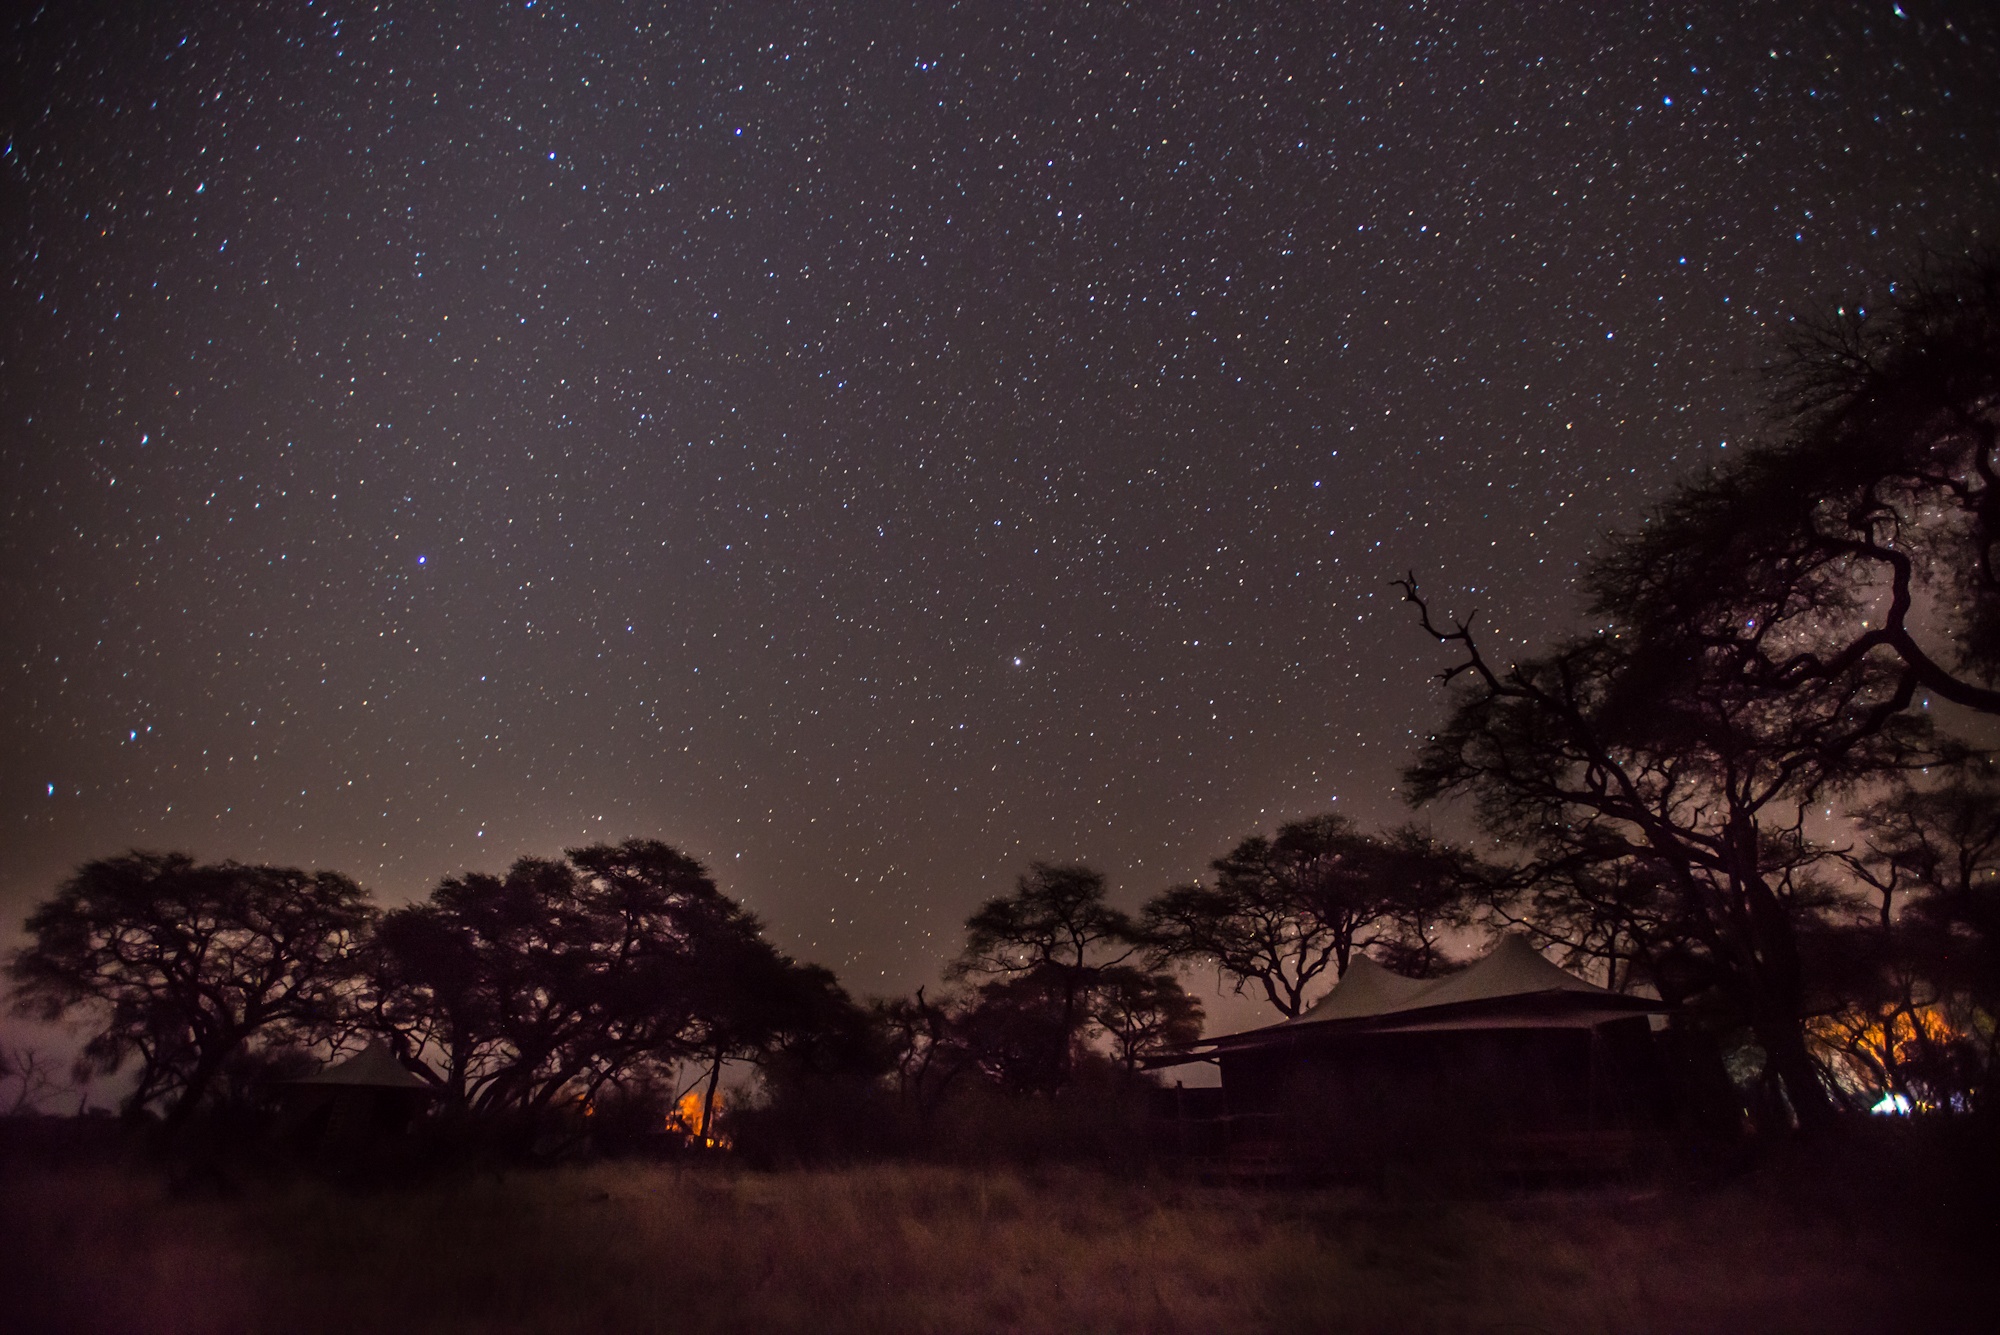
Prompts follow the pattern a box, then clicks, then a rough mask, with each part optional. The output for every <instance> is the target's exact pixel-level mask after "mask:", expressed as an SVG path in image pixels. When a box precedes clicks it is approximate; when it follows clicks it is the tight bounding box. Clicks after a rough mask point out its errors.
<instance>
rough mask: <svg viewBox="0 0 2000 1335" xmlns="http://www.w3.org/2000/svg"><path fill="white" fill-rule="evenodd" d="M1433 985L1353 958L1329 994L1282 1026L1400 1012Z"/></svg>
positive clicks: (1358, 956)
mask: <svg viewBox="0 0 2000 1335" xmlns="http://www.w3.org/2000/svg"><path fill="white" fill-rule="evenodd" d="M1436 985H1437V984H1436V980H1435V979H1426V978H1405V977H1403V975H1402V974H1399V973H1391V972H1389V970H1387V969H1385V968H1383V967H1382V966H1381V965H1379V964H1377V963H1376V962H1375V961H1374V960H1371V959H1369V958H1368V957H1367V956H1366V955H1356V956H1355V957H1354V960H1353V962H1352V963H1350V964H1349V965H1348V966H1347V972H1346V973H1344V974H1342V975H1341V976H1340V981H1339V982H1337V983H1335V984H1334V985H1333V990H1332V991H1330V992H1328V993H1327V994H1326V995H1325V996H1323V997H1321V998H1320V999H1319V1000H1318V1001H1315V1002H1314V1003H1313V1004H1312V1005H1310V1006H1308V1007H1306V1008H1305V1010H1303V1011H1301V1012H1300V1013H1299V1014H1298V1015H1296V1016H1294V1017H1293V1018H1292V1019H1290V1020H1287V1021H1285V1023H1286V1024H1313V1023H1315V1022H1317V1021H1320V1020H1353V1019H1357V1018H1359V1017H1361V1016H1364V1015H1381V1014H1384V1013H1385V1012H1388V1011H1394V1010H1401V1009H1403V1008H1404V1007H1405V1006H1407V1005H1409V1004H1410V1003H1411V1002H1413V1001H1415V1000H1416V999H1417V998H1418V997H1420V996H1422V995H1423V994H1424V993H1426V992H1428V991H1430V990H1431V989H1432V988H1433V987H1435V986H1436Z"/></svg>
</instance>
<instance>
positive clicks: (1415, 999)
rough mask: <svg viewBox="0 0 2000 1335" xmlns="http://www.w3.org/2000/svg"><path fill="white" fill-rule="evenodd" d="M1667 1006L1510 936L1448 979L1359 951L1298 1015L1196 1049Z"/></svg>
mask: <svg viewBox="0 0 2000 1335" xmlns="http://www.w3.org/2000/svg"><path fill="white" fill-rule="evenodd" d="M1666 1009H1668V1008H1667V1007H1666V1006H1664V1005H1662V1004H1661V1003H1660V1002H1658V1001H1654V1000H1652V999H1651V998H1648V997H1635V996H1627V995H1625V994H1623V993H1618V992H1613V991H1611V990H1609V989H1608V988H1602V987H1599V986H1597V984H1595V983H1588V982H1585V981H1584V980H1583V979H1581V978H1578V977H1577V976H1576V975H1575V974H1573V973H1570V972H1568V971H1567V970H1565V969H1563V968H1560V967H1559V966H1557V965H1555V964H1551V963H1550V962H1549V961H1548V959H1547V958H1546V957H1544V956H1543V954H1542V953H1541V952H1540V951H1538V950H1536V949H1535V948H1534V946H1532V945H1530V944H1529V943H1528V941H1527V938H1525V937H1521V936H1504V937H1502V938H1500V940H1499V941H1498V942H1497V943H1495V945H1494V947H1493V949H1492V951H1490V952H1489V953H1488V954H1487V955H1486V956H1485V958H1483V959H1480V960H1476V961H1474V962H1473V963H1472V964H1471V965H1470V966H1469V967H1467V968H1465V969H1463V970H1461V971H1460V972H1458V973H1454V974H1448V975H1446V976H1445V977H1443V978H1405V977H1403V976H1402V975H1401V974H1396V973H1391V972H1390V971H1389V970H1387V969H1385V968H1383V967H1382V966H1381V965H1379V964H1377V963H1375V961H1373V960H1371V959H1369V958H1368V957H1367V956H1365V955H1364V956H1359V957H1357V958H1356V959H1355V960H1354V961H1353V962H1352V963H1350V964H1349V965H1348V966H1347V972H1346V973H1345V974H1343V975H1342V976H1341V979H1340V981H1339V982H1338V983H1336V984H1334V986H1333V989H1332V990H1331V991H1329V992H1328V993H1327V994H1326V995H1325V996H1323V997H1321V998H1320V999H1319V1000H1318V1001H1317V1002H1315V1003H1314V1004H1313V1005H1312V1006H1310V1007H1309V1008H1307V1009H1306V1010H1305V1011H1304V1012H1303V1013H1301V1014H1300V1015H1299V1016H1297V1017H1296V1018H1294V1019H1290V1020H1285V1021H1281V1022H1280V1023H1278V1024H1274V1025H1267V1026H1265V1027H1264V1028H1261V1029H1252V1030H1249V1031H1247V1032H1245V1033H1240V1034H1226V1035H1222V1036H1220V1037H1217V1038H1213V1039H1209V1040H1206V1041H1205V1042H1203V1043H1200V1044H1198V1045H1196V1046H1197V1047H1198V1048H1207V1049H1213V1050H1216V1051H1226V1050H1229V1049H1235V1048H1253V1047H1260V1046H1263V1045H1265V1044H1268V1043H1269V1042H1271V1041H1272V1040H1274V1039H1278V1038H1279V1037H1280V1036H1281V1035H1297V1036H1298V1037H1304V1035H1303V1034H1300V1033H1299V1031H1300V1030H1301V1029H1305V1028H1308V1027H1317V1026H1328V1027H1329V1028H1331V1029H1335V1030H1356V1031H1369V1032H1383V1031H1390V1030H1395V1031H1407V1030H1442V1029H1495V1028H1547V1027H1557V1028H1589V1027H1591V1026H1593V1025H1598V1024H1602V1023H1604V1022H1606V1021H1608V1020H1615V1019H1622V1018H1625V1017H1627V1016H1631V1015H1634V1014H1638V1013H1642V1012H1646V1011H1663V1010H1666ZM1194 1059H1195V1058H1193V1057H1183V1058H1180V1059H1179V1060H1183V1061H1185V1060H1194Z"/></svg>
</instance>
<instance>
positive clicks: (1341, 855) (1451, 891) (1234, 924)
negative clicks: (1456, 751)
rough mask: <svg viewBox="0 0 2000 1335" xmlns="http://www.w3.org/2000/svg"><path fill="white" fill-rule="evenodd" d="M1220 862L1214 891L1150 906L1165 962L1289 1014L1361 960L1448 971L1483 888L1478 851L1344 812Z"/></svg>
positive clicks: (1151, 926)
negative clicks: (1444, 954)
mask: <svg viewBox="0 0 2000 1335" xmlns="http://www.w3.org/2000/svg"><path fill="white" fill-rule="evenodd" d="M1211 865H1212V866H1213V868H1214V871H1215V881H1214V884H1213V885H1185V886H1176V887H1174V888H1173V889H1170V890H1168V891H1166V892H1165V893H1164V894H1161V895H1158V896H1156V897H1155V898H1153V899H1152V900H1150V901H1148V903H1147V904H1146V906H1145V911H1144V920H1143V921H1144V927H1143V935H1144V937H1145V939H1146V940H1147V942H1148V944H1149V946H1150V948H1151V951H1152V954H1153V957H1154V959H1155V960H1156V962H1158V963H1160V964H1166V963H1168V962H1180V963H1192V962H1196V961H1202V962H1213V963H1214V964H1215V965H1216V966H1217V967H1218V968H1220V969H1221V970H1222V971H1223V972H1224V973H1225V974H1227V975H1228V976H1229V977H1230V978H1231V979H1232V980H1233V981H1234V985H1235V988H1236V990H1237V991H1238V992H1239V993H1240V992H1242V991H1243V990H1244V989H1245V988H1247V987H1248V986H1250V985H1251V984H1252V983H1254V984H1256V985H1257V986H1258V987H1259V988H1260V989H1261V990H1262V991H1263V993H1264V996H1265V998H1266V999H1267V1000H1269V1001H1270V1003H1271V1005H1272V1006H1273V1007H1274V1008H1276V1009H1277V1010H1278V1012H1279V1013H1280V1014H1283V1015H1285V1016H1286V1017H1288V1018H1290V1017H1293V1016H1296V1015H1298V1014H1300V1013H1301V1012H1302V1011H1303V1010H1304V1009H1305V1007H1306V994H1307V992H1308V991H1309V990H1311V989H1312V988H1313V987H1314V985H1315V984H1317V983H1318V982H1319V981H1321V980H1322V979H1323V978H1325V977H1327V976H1328V975H1331V977H1332V978H1335V979H1338V978H1339V977H1340V976H1341V975H1342V974H1344V973H1346V971H1347V966H1348V964H1349V963H1350V962H1351V961H1352V959H1353V957H1354V956H1355V955H1356V954H1357V953H1373V954H1376V955H1378V956H1380V957H1382V960H1383V962H1384V963H1386V964H1389V965H1390V966H1391V967H1394V968H1397V969H1400V970H1402V971H1404V972H1408V973H1412V974H1418V975H1422V974H1427V973H1431V972H1434V971H1436V970H1437V969H1438V968H1439V967H1441V964H1442V960H1441V957H1440V956H1439V954H1438V950H1437V945H1438V939H1439V937H1440V935H1441V934H1442V933H1443V931H1445V930H1446V929H1448V928H1450V927H1451V926H1454V925H1457V924H1459V923H1461V922H1462V921H1463V920H1464V915H1465V911H1466V909H1467V907H1468V906H1469V904H1470V903H1471V899H1472V891H1473V889H1474V887H1475V886H1476V885H1477V884H1478V883H1479V869H1478V867H1477V864H1476V863H1475V862H1474V861H1473V860H1472V859H1471V858H1470V857H1469V856H1468V855H1466V854H1464V853H1463V852H1461V851H1459V850H1457V849H1453V848H1451V847H1450V846H1448V845H1446V844H1444V843H1441V842H1439V841H1437V840H1434V839H1432V838H1431V837H1430V836H1428V835H1426V834H1424V833H1423V832H1422V831H1419V830H1416V829H1409V828H1406V829H1400V830H1396V831H1393V832H1392V833H1390V834H1389V835H1387V836H1386V837H1385V836H1379V835H1369V834H1363V833H1361V832H1360V831H1358V830H1356V829H1355V828H1354V826H1353V825H1352V823H1350V822H1349V821H1348V820H1347V819H1346V818H1345V817H1342V816H1337V815H1333V814H1327V815H1323V816H1315V817H1312V818H1310V819H1308V820H1302V821H1293V822H1291V823H1289V824H1286V825H1283V826H1280V827H1279V829H1278V831H1277V834H1276V836H1275V837H1273V838H1266V837H1265V836H1263V835H1261V834H1260V835H1251V836H1250V837H1249V838H1247V839H1244V840H1243V841H1242V842H1241V843H1239V844H1238V845H1237V846H1236V847H1235V848H1234V849H1233V850H1231V851H1230V853H1229V854H1228V855H1227V856H1225V857H1222V858H1218V859H1217V860H1216V861H1215V862H1214V863H1213V864H1211Z"/></svg>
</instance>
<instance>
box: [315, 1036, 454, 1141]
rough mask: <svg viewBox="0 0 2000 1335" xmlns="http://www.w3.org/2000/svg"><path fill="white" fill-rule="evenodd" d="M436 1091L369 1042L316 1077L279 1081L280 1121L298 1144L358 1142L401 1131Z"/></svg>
mask: <svg viewBox="0 0 2000 1335" xmlns="http://www.w3.org/2000/svg"><path fill="white" fill-rule="evenodd" d="M434 1097H436V1091H435V1090H434V1089H432V1088H431V1086H430V1085H428V1084H426V1083H425V1082H424V1081H423V1080H422V1079H420V1078H418V1077H417V1076H415V1075H412V1074H411V1073H410V1072H409V1071H407V1070H405V1069H404V1068H403V1065H402V1063H401V1062H399V1061H397V1060H396V1058H395V1056H394V1054H392V1053H391V1052H390V1051H389V1049H388V1048H387V1047H385V1046H384V1045H382V1044H381V1043H370V1044H369V1045H368V1046H367V1047H365V1048H363V1049H362V1050H361V1051H360V1052H359V1053H357V1054H356V1055H355V1056H352V1057H349V1058H348V1059H347V1060H346V1061H343V1062H337V1063H335V1064H334V1065H332V1066H329V1067H328V1068H327V1069H325V1070H324V1071H321V1072H319V1073H318V1074H316V1075H308V1076H301V1077H299V1078H298V1079H296V1080H288V1081H286V1082H285V1084H284V1095H283V1104H284V1109H285V1115H284V1124H285V1127H286V1133H287V1136H288V1138H290V1139H291V1140H293V1141H294V1142H296V1143H299V1144H311V1145H320V1146H342V1145H359V1144H366V1143H368V1142H371V1141H375V1140H379V1139H382V1138H384V1137H387V1136H394V1135H397V1134H399V1133H400V1132H402V1131H403V1130H405V1129H406V1128H407V1127H408V1126H409V1124H410V1123H411V1121H412V1120H414V1119H415V1117H416V1115H417V1114H418V1112H420V1111H421V1110H422V1109H423V1107H424V1105H425V1103H427V1102H428V1101H429V1100H430V1099H432V1098H434Z"/></svg>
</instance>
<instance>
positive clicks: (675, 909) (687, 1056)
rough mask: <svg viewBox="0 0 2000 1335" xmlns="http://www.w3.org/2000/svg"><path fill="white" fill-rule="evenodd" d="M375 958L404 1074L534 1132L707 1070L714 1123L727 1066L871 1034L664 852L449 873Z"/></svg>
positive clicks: (821, 980)
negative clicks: (548, 1118) (673, 1075)
mask: <svg viewBox="0 0 2000 1335" xmlns="http://www.w3.org/2000/svg"><path fill="white" fill-rule="evenodd" d="M369 962H370V968H371V976H372V979H373V981H374V987H375V992H374V996H375V1022H376V1024H377V1025H378V1026H379V1027H380V1028H381V1029H382V1031H383V1032H385V1033H386V1034H387V1035H388V1036H389V1037H390V1038H391V1039H392V1041H393V1042H394V1043H395V1044H396V1045H397V1047H398V1050H399V1053H400V1055H401V1056H402V1058H403V1060H404V1063H405V1065H407V1066H408V1067H409V1068H410V1069H411V1070H412V1071H415V1072H417V1073H418V1074H419V1075H421V1076H423V1077H424V1078H426V1079H428V1080H431V1081H433V1082H434V1083H435V1084H437V1085H438V1086H439V1088H440V1089H441V1091H442V1092H443V1093H445V1094H446V1095H447V1097H448V1098H449V1099H450V1100H451V1102H452V1104H453V1106H455V1107H456V1108H458V1109H460V1110H463V1111H466V1112H470V1113H474V1114H512V1115H517V1116H522V1117H525V1118H527V1119H528V1120H529V1121H531V1122H532V1121H533V1120H535V1119H536V1118H538V1117H542V1116H544V1115H546V1114H547V1113H548V1112H549V1111H550V1110H551V1109H553V1108H554V1107H556V1106H557V1105H558V1104H561V1103H577V1104H583V1103H591V1102H593V1101H594V1100H596V1099H597V1098H598V1097H600V1096H601V1095H602V1094H603V1093H604V1092H605V1091H607V1090H609V1089H612V1088H615V1087H618V1086H621V1085H629V1084H633V1083H634V1082H643V1081H644V1080H645V1079H647V1078H649V1077H651V1076H653V1075H655V1074H657V1073H658V1072H659V1071H660V1070H661V1069H662V1068H665V1067H671V1066H674V1065H677V1064H679V1063H682V1062H689V1061H693V1062H700V1063H703V1064H706V1065H707V1066H708V1067H709V1070H710V1080H709V1087H708V1091H707V1097H706V1100H705V1107H704V1119H703V1120H704V1125H705V1124H706V1123H707V1120H708V1115H709V1113H710V1112H711V1111H712V1104H713V1100H714V1091H715V1084H716V1080H717V1079H718V1078H719V1075H720V1069H721V1065H722V1063H724V1062H726V1061H729V1060H731V1059H735V1058H758V1057H762V1056H765V1055H767V1054H769V1053H772V1052H775V1051H779V1050H790V1051H793V1052H794V1053H800V1054H803V1053H804V1051H805V1050H806V1049H807V1048H808V1047H810V1046H812V1045H814V1044H818V1045H821V1046H822V1047H832V1046H837V1045H838V1044H839V1043H840V1042H841V1041H843V1040H842V1035H843V1034H844V1033H845V1034H852V1033H853V1032H854V1031H855V1030H856V1029H857V1028H859V1027H860V1024H861V1022H860V1019H859V1014H860V1013H859V1011H858V1010H857V1009H856V1008H855V1007H854V1006H853V1004H852V1003H851V1002H850V1001H848V1000H847V998H846V995H845V994H844V993H842V992H841V991H840V989H839V987H838V985H837V984H835V983H834V981H833V978H832V975H830V974H828V973H827V972H826V971H825V970H823V969H817V968H813V967H808V966H801V965H798V964H796V963H794V962H793V961H791V960H789V959H787V958H785V957H784V956H783V955H781V954H780V953H778V952H777V951H776V950H774V949H773V948H772V947H771V946H770V945H769V944H768V943H767V942H765V940H764V939H763V936H762V929H761V926H760V924H759V923H758V921H757V919H756V918H755V916H754V915H752V914H750V913H747V912H745V911H744V910H743V909H742V908H741V907H740V906H739V905H737V904H736V903H734V902H733V901H732V900H730V899H729V898H728V897H727V896H725V895H723V894H722V893H721V891H719V890H717V889H716V887H715V884H714V882H712V881H711V880H710V879H709V877H708V874H707V872H706V870H705V869H704V868H703V867H702V866H701V864H700V863H698V862H696V861H695V860H694V859H692V858H690V857H688V856H686V855H685V854H683V853H681V852H679V851H677V850H675V849H673V848H670V847H668V846H667V845H665V844H661V843H657V842H653V841H648V840H637V839H634V840H628V841H626V842H625V843H622V844H618V845H615V846H613V845H595V846H592V847H589V848H578V849H572V850H570V851H569V853H568V854H567V857H566V860H564V861H561V862H556V861H547V860H540V859H533V858H523V859H521V860H520V861H518V862H516V863H515V864H514V866H513V867H511V868H510V869H509V870H508V871H507V874H506V875H505V876H489V875H483V874H478V873H474V874H471V875H467V876H463V877H453V878H450V879H448V880H446V881H444V882H442V883H441V884H440V885H439V886H438V887H437V889H436V890H435V891H434V892H433V893H432V895H431V898H430V900H429V901H428V902H427V903H424V904H419V905H412V906H411V907H409V908H405V909H398V910H396V911H395V912H393V913H390V914H388V915H387V916H386V917H385V918H384V919H383V921H382V925H381V928H380V930H379V931H378V932H377V934H376V940H375V944H374V948H373V950H372V951H371V952H370V956H369ZM426 1058H433V1059H436V1060H438V1061H440V1062H441V1064H442V1068H443V1069H442V1070H441V1071H440V1070H435V1069H433V1067H432V1066H431V1065H430V1062H429V1061H428V1060H426Z"/></svg>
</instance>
